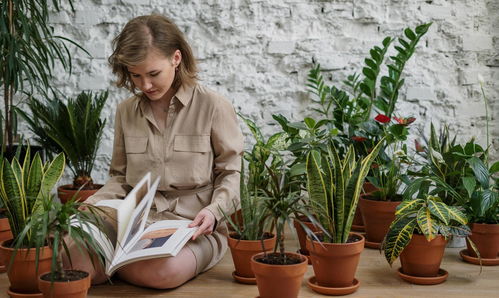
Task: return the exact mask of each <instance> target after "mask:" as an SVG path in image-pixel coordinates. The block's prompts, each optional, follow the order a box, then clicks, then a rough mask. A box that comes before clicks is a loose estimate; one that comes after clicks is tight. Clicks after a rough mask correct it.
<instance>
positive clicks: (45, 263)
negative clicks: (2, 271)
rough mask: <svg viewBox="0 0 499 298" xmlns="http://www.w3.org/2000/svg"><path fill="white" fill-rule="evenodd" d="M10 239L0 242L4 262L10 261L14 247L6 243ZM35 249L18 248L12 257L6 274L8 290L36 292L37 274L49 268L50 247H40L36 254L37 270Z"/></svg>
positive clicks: (0, 255)
mask: <svg viewBox="0 0 499 298" xmlns="http://www.w3.org/2000/svg"><path fill="white" fill-rule="evenodd" d="M10 241H11V240H7V241H4V242H2V244H1V245H0V257H1V258H2V261H3V262H4V264H6V265H8V264H9V263H10V261H11V257H12V254H13V253H14V249H13V248H11V247H10V246H9V245H8V244H9V243H10ZM35 258H36V249H35V248H31V249H29V250H28V249H25V248H20V249H18V250H17V253H16V255H15V257H14V262H13V264H12V266H11V267H10V268H9V270H8V272H7V275H8V277H9V281H10V290H11V291H12V292H16V293H37V292H39V290H38V275H39V274H40V273H41V272H47V271H49V270H50V264H51V261H52V249H51V248H50V247H48V246H45V247H42V248H40V251H39V255H38V270H36V269H37V268H36V263H35Z"/></svg>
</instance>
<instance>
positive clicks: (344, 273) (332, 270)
mask: <svg viewBox="0 0 499 298" xmlns="http://www.w3.org/2000/svg"><path fill="white" fill-rule="evenodd" d="M350 235H351V236H352V235H355V236H357V237H358V238H359V240H358V241H356V242H352V243H322V244H321V243H320V242H318V241H312V240H310V238H307V249H308V251H310V258H311V259H312V266H313V268H314V273H315V279H316V281H317V283H318V284H319V286H323V287H334V288H339V287H350V286H352V284H353V280H354V278H355V272H356V271H357V266H358V265H359V259H360V253H361V252H362V251H363V250H364V241H365V240H364V237H363V236H362V235H361V234H357V233H350Z"/></svg>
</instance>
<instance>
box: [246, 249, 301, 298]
mask: <svg viewBox="0 0 499 298" xmlns="http://www.w3.org/2000/svg"><path fill="white" fill-rule="evenodd" d="M286 254H287V255H288V256H291V255H293V256H296V257H298V258H300V259H301V260H302V261H301V263H298V264H294V265H269V264H264V263H261V262H258V261H256V259H257V258H259V257H261V256H262V255H263V253H259V254H257V255H254V256H253V257H252V258H251V268H252V269H253V272H254V273H255V277H256V284H257V286H258V292H259V293H260V297H261V298H276V297H283V298H284V297H285V298H294V297H298V293H299V292H300V288H301V284H302V280H303V276H304V275H305V272H307V267H308V265H307V263H308V260H307V258H306V257H305V256H303V255H300V254H295V253H290V252H288V253H286Z"/></svg>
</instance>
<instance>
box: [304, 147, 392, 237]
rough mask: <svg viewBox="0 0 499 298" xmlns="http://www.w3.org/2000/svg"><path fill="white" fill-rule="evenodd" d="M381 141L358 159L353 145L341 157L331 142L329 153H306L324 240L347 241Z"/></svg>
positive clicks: (315, 211)
mask: <svg viewBox="0 0 499 298" xmlns="http://www.w3.org/2000/svg"><path fill="white" fill-rule="evenodd" d="M382 145H383V140H382V141H380V142H379V143H378V144H377V145H376V147H374V149H373V151H372V152H371V153H369V155H367V156H366V157H365V158H363V159H359V160H356V157H355V156H356V155H355V149H354V148H353V146H350V147H349V149H348V151H347V153H346V155H345V158H344V159H343V160H341V159H340V158H339V156H338V152H337V151H336V148H335V147H334V145H333V144H332V143H330V146H329V148H328V153H327V155H323V154H320V152H318V151H311V152H310V153H309V154H308V156H307V190H308V195H309V201H310V209H311V211H312V213H313V214H314V215H315V216H316V217H317V219H318V221H319V223H320V224H321V225H322V227H323V228H324V231H325V233H324V242H330V243H346V242H347V241H348V237H349V234H350V229H351V227H352V222H353V218H354V216H355V210H356V209H357V204H358V202H359V196H360V194H361V190H362V185H363V183H364V179H365V177H366V175H367V173H368V172H369V169H370V167H371V164H372V162H373V160H374V159H375V157H376V156H377V155H378V153H379V151H380V149H381V148H382Z"/></svg>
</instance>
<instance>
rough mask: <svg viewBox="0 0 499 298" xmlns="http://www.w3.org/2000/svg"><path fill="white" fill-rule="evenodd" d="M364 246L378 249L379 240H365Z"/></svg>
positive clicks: (379, 245)
mask: <svg viewBox="0 0 499 298" xmlns="http://www.w3.org/2000/svg"><path fill="white" fill-rule="evenodd" d="M364 247H367V248H374V249H379V248H380V247H381V242H371V241H367V240H366V242H365V243H364Z"/></svg>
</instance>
